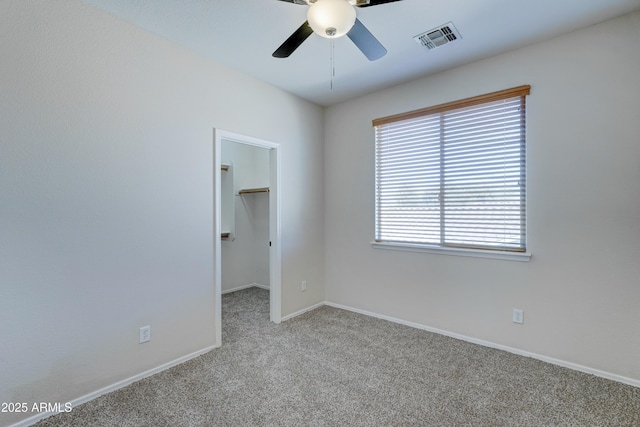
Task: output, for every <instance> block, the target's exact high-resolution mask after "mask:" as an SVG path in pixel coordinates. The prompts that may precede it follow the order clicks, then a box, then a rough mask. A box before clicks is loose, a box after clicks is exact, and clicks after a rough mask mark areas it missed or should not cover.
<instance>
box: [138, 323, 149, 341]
mask: <svg viewBox="0 0 640 427" xmlns="http://www.w3.org/2000/svg"><path fill="white" fill-rule="evenodd" d="M148 341H151V326H143V327H142V328H140V344H142V343H144V342H148Z"/></svg>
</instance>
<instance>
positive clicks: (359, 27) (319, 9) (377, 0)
mask: <svg viewBox="0 0 640 427" xmlns="http://www.w3.org/2000/svg"><path fill="white" fill-rule="evenodd" d="M280 1H285V2H287V3H294V4H299V5H305V6H309V9H308V11H307V20H306V21H305V22H304V24H302V25H301V26H300V28H298V29H297V30H296V31H295V32H294V33H293V34H291V36H289V38H288V39H287V40H285V42H284V43H282V45H281V46H280V47H279V48H278V49H276V51H275V52H273V56H274V57H275V58H288V57H289V55H291V54H292V53H293V52H294V51H295V50H296V49H297V48H298V47H299V46H300V45H301V44H302V43H303V42H304V41H305V40H306V39H307V38H308V37H309V36H310V35H311V34H312V33H316V34H318V35H320V36H322V37H326V38H338V37H342V36H344V35H346V36H347V37H349V38H350V39H351V41H352V42H353V43H354V44H355V45H356V46H357V47H358V49H360V51H361V52H362V53H363V54H364V56H366V57H367V58H368V59H369V61H375V60H376V59H380V58H382V57H383V56H385V55H386V54H387V49H385V48H384V46H382V44H380V42H379V41H378V40H377V39H376V38H375V37H374V36H373V34H371V33H370V32H369V30H368V29H367V27H365V26H364V24H363V23H362V22H360V20H359V19H358V18H357V17H356V9H355V7H354V6H356V7H369V6H378V5H380V4H384V3H391V2H396V1H401V0H280Z"/></svg>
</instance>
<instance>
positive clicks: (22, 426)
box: [10, 346, 218, 427]
mask: <svg viewBox="0 0 640 427" xmlns="http://www.w3.org/2000/svg"><path fill="white" fill-rule="evenodd" d="M216 348H218V347H217V346H209V347H206V348H203V349H202V350H198V351H196V352H193V353H191V354H187V355H185V356H182V357H179V358H177V359H175V360H172V361H170V362H167V363H164V364H162V365H160V366H157V367H155V368H152V369H149V370H148V371H145V372H142V373H140V374H137V375H134V376H132V377H129V378H126V379H124V380H122V381H118V382H117V383H114V384H111V385H109V386H106V387H104V388H101V389H100V390H96V391H93V392H91V393H89V394H85V395H84V396H81V397H78V398H77V399H74V400H72V401H70V402H69V403H71V407H72V408H75V407H76V406H79V405H82V404H83V403H86V402H88V401H90V400H93V399H96V398H98V397H100V396H102V395H103V394H107V393H111V392H112V391H116V390H118V389H121V388H123V387H126V386H128V385H129V384H132V383H134V382H136V381H140V380H141V379H143V378H146V377H150V376H151V375H154V374H157V373H159V372H162V371H165V370H167V369H169V368H173V367H174V366H176V365H179V364H181V363H184V362H186V361H188V360H191V359H194V358H196V357H198V356H201V355H203V354H205V353H208V352H210V351H211V350H214V349H216ZM56 414H58V412H42V413H39V414H38V415H34V416H33V417H29V418H27V419H24V420H22V421H18V422H17V423H15V424H12V425H11V426H10V427H26V426H30V425H33V424H35V423H37V422H38V421H40V420H43V419H45V418H48V417H50V416H52V415H56Z"/></svg>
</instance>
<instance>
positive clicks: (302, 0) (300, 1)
mask: <svg viewBox="0 0 640 427" xmlns="http://www.w3.org/2000/svg"><path fill="white" fill-rule="evenodd" d="M280 1H286V2H287V3H295V4H303V5H305V6H307V5H308V3H307V2H306V1H305V0H280ZM391 1H397V0H391Z"/></svg>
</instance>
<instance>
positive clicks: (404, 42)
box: [83, 0, 640, 106]
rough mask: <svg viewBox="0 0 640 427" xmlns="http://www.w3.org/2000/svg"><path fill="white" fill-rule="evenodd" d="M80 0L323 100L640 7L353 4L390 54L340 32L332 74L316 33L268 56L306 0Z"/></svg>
mask: <svg viewBox="0 0 640 427" xmlns="http://www.w3.org/2000/svg"><path fill="white" fill-rule="evenodd" d="M83 1H84V2H85V3H88V4H91V5H94V6H97V7H99V8H101V9H103V10H105V11H107V12H110V13H112V14H114V15H116V16H118V17H121V18H122V19H124V20H126V21H129V22H131V23H133V24H134V25H136V26H138V27H140V28H143V29H146V30H148V31H150V32H152V33H155V34H158V35H160V36H162V37H164V38H165V39H168V40H170V41H172V42H175V43H177V44H179V45H182V46H184V47H186V48H188V49H190V50H192V51H194V52H197V53H199V54H201V55H203V56H205V57H209V58H211V59H213V60H215V61H217V62H220V63H223V64H226V65H228V66H230V67H232V68H234V69H237V70H240V71H242V72H245V73H247V74H250V75H252V76H254V77H256V78H258V79H261V80H263V81H266V82H268V83H271V84H273V85H275V86H277V87H280V88H282V89H284V90H286V91H289V92H292V93H294V94H296V95H298V96H300V97H302V98H306V99H308V100H310V101H312V102H315V103H317V104H320V105H325V106H327V105H331V104H335V103H338V102H341V101H344V100H347V99H349V98H352V97H355V96H358V95H362V94H364V93H368V92H372V91H375V90H378V89H382V88H384V87H389V86H393V85H395V84H398V83H401V82H404V81H408V80H412V79H415V78H418V77H422V76H426V75H429V74H433V73H436V72H440V71H442V70H445V69H448V68H451V67H455V66H458V65H461V64H465V63H469V62H472V61H476V60H479V59H482V58H486V57H489V56H492V55H495V54H497V53H500V52H504V51H507V50H511V49H514V48H518V47H521V46H524V45H527V44H531V43H535V42H538V41H542V40H545V39H548V38H551V37H554V36H557V35H560V34H563V33H567V32H570V31H573V30H576V29H578V28H581V27H585V26H588V25H591V24H595V23H598V22H602V21H605V20H607V19H611V18H614V17H616V16H620V15H623V14H625V13H628V12H631V11H634V10H640V0H440V1H435V0H403V1H399V2H394V3H388V4H383V5H378V6H375V7H368V8H357V13H358V18H359V19H360V21H362V23H363V24H364V25H365V26H366V27H367V28H368V29H369V31H371V33H373V35H374V36H375V37H376V38H377V39H378V40H379V41H380V42H381V43H382V44H383V45H384V46H385V47H386V48H387V50H388V53H387V55H386V56H385V57H384V58H382V59H380V60H378V61H375V62H370V61H368V60H367V59H366V58H365V57H364V55H363V54H362V53H361V52H360V51H359V50H358V49H357V48H356V47H355V45H354V44H353V43H352V42H351V40H349V38H347V37H342V38H340V39H336V40H335V77H333V79H332V78H331V65H330V64H331V56H330V55H331V48H330V46H331V42H330V41H329V40H328V39H325V38H322V37H320V36H318V35H316V34H312V35H311V37H309V38H308V39H307V40H306V41H305V42H304V43H303V44H302V46H300V48H298V50H296V51H295V52H294V53H293V54H292V55H291V56H290V57H289V58H287V59H277V58H273V57H272V56H271V54H272V53H273V51H274V50H276V48H278V46H280V44H282V42H284V40H285V39H286V38H287V37H289V35H290V34H291V33H293V32H294V31H295V30H296V29H297V28H298V27H299V26H300V25H301V24H302V23H303V22H304V21H305V20H306V12H307V6H301V5H296V4H293V3H286V2H283V1H277V0H83ZM449 21H451V22H453V24H454V25H455V27H456V28H457V29H458V31H459V32H460V34H461V35H462V40H460V41H457V42H455V43H452V44H450V45H446V46H444V47H442V48H439V49H436V50H432V51H428V50H426V49H425V48H423V47H421V46H420V45H418V43H416V42H415V41H414V40H413V36H415V35H418V34H420V33H423V32H425V31H427V30H430V29H432V28H434V27H436V26H438V25H441V24H444V23H447V22H449ZM332 80H333V88H331V82H332Z"/></svg>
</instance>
